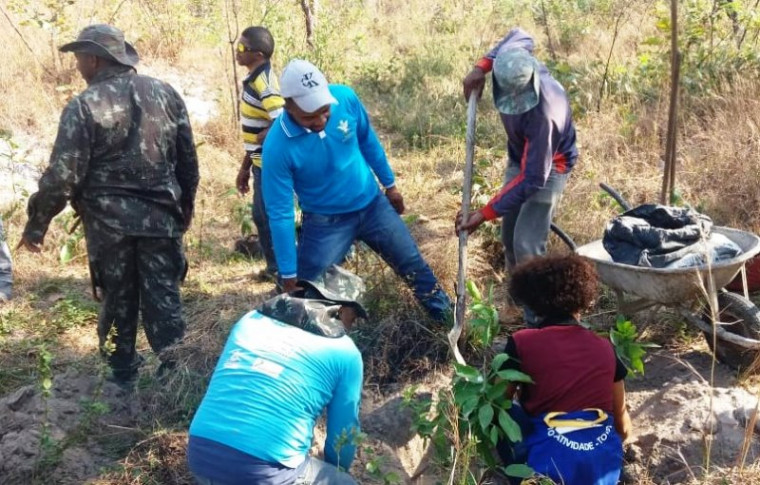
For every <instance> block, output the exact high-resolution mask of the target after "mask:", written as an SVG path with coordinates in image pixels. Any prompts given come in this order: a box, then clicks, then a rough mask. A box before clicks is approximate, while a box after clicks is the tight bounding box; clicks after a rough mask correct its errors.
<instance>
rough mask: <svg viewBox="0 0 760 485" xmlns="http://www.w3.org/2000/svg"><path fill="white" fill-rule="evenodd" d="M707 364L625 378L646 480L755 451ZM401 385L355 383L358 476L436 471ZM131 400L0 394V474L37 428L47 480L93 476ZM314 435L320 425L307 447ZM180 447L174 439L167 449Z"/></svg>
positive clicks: (57, 385) (63, 382)
mask: <svg viewBox="0 0 760 485" xmlns="http://www.w3.org/2000/svg"><path fill="white" fill-rule="evenodd" d="M710 367H711V359H710V355H709V354H707V353H705V352H699V351H691V352H688V353H686V354H684V355H680V356H678V357H675V356H673V355H671V354H670V353H669V352H667V351H658V352H657V353H653V354H651V355H650V356H649V357H648V359H647V363H646V371H647V373H646V375H645V376H644V377H643V378H636V379H630V380H629V381H628V389H629V394H628V397H629V405H630V411H631V416H632V418H633V421H634V426H635V434H634V438H633V448H632V451H631V452H629V453H628V456H629V458H631V459H632V464H633V466H632V468H631V469H632V470H634V471H635V472H637V473H638V474H640V475H641V476H645V475H646V476H648V477H649V478H650V479H653V480H655V482H656V483H671V484H677V483H685V482H688V481H689V480H690V479H691V478H693V477H698V476H699V475H700V473H701V468H702V467H703V466H704V463H705V460H704V456H705V453H706V449H707V447H706V446H707V444H710V447H711V464H712V465H716V466H731V465H734V464H736V463H737V462H738V461H739V460H741V457H742V454H743V450H745V451H746V458H745V459H746V463H752V462H754V461H756V460H758V458H760V443H759V442H758V437H757V433H758V432H760V425H759V424H758V423H757V422H755V420H753V419H752V415H753V413H754V412H755V410H756V407H757V404H758V403H757V397H756V396H754V395H752V394H750V393H749V392H747V391H746V390H744V389H743V388H741V387H738V386H737V383H736V381H735V377H734V376H733V373H732V372H731V371H730V370H729V369H728V368H726V367H725V366H723V365H721V364H717V365H716V368H715V379H714V386H712V387H711V386H710V384H709V379H710ZM448 382H449V378H448V377H447V376H445V375H441V374H435V375H432V376H430V377H428V378H427V379H425V380H424V382H420V383H419V385H418V392H419V393H436V392H437V390H438V389H441V388H442V387H444V386H447V385H448ZM402 392H403V388H401V387H398V386H396V387H391V388H388V389H383V390H378V389H368V390H365V393H364V397H363V404H362V425H363V431H364V432H365V433H366V434H367V441H366V442H365V443H364V444H363V445H362V446H361V447H360V452H359V456H358V458H357V461H356V463H355V464H354V466H353V472H354V474H355V475H357V477H358V478H359V479H360V482H361V483H382V480H381V479H380V478H378V474H377V473H375V474H372V473H370V471H369V470H368V468H371V467H372V466H373V465H377V466H378V467H379V469H380V470H381V473H382V474H384V475H387V474H388V473H391V474H395V476H397V477H398V478H399V479H400V483H417V484H433V483H436V481H439V480H440V479H441V474H442V472H441V471H440V470H436V469H435V466H434V465H433V464H432V463H431V461H430V459H429V458H430V457H429V456H427V455H426V451H427V450H426V447H425V446H424V443H423V442H422V440H421V439H420V438H419V437H417V436H413V434H412V432H411V431H410V425H411V415H410V412H409V410H408V409H406V408H405V407H404V406H403V404H402V397H401V396H402ZM135 402H136V401H133V400H131V399H128V396H127V395H126V394H125V391H123V390H122V389H120V388H119V387H116V386H114V385H113V384H111V383H109V382H106V381H103V380H102V377H99V376H95V375H91V374H87V373H80V372H79V371H74V370H69V371H67V372H66V373H63V374H60V375H58V376H56V377H55V379H54V383H53V387H52V389H51V395H50V397H48V398H47V399H44V398H43V396H42V393H41V392H40V391H39V390H38V388H36V387H35V386H25V387H22V388H20V389H18V390H17V391H15V392H13V393H12V394H9V395H6V396H4V397H3V398H2V399H0V477H2V478H1V479H0V483H2V484H23V483H29V481H30V480H31V478H32V476H33V471H34V469H35V467H36V466H37V465H38V464H39V463H40V460H44V459H51V457H52V455H50V453H54V452H55V448H54V447H51V446H47V445H46V444H45V436H49V437H50V439H51V440H52V442H58V443H66V444H68V446H67V447H66V448H65V450H64V451H63V453H62V454H61V455H60V456H58V458H57V460H58V461H57V463H58V464H57V466H56V467H55V468H54V473H53V474H52V476H53V477H55V478H54V479H51V480H53V481H50V482H49V483H61V484H65V483H85V482H87V481H88V479H93V478H94V477H96V476H97V475H98V473H99V470H100V469H101V468H102V467H104V466H108V465H114V464H115V463H117V462H118V460H114V458H113V456H114V451H115V450H117V449H118V446H119V443H120V441H124V442H125V443H124V444H126V443H128V442H130V433H131V432H132V431H131V430H133V428H132V426H133V425H134V423H135V422H136V419H137V418H138V413H139V412H140V409H139V407H138V406H137V405H136V404H134V403H135ZM92 403H102V404H105V405H106V406H107V412H105V413H104V414H102V415H99V413H97V412H94V411H93V405H92ZM45 422H46V423H48V425H47V429H44V428H43V423H45ZM748 426H754V429H749V430H748ZM83 430H89V431H87V435H82V431H83ZM92 430H96V432H94V433H93V431H92ZM132 438H134V436H132ZM323 439H324V434H323V431H322V427H320V428H318V430H317V432H316V434H315V451H318V448H319V445H320V444H321V443H322V442H323ZM745 444H746V445H747V446H746V448H745V447H744V446H745ZM182 452H183V450H182V448H181V447H180V448H179V449H178V450H177V453H182ZM178 461H180V462H181V461H182V460H178ZM412 477H415V480H414V481H411V478H412ZM46 483H48V482H46Z"/></svg>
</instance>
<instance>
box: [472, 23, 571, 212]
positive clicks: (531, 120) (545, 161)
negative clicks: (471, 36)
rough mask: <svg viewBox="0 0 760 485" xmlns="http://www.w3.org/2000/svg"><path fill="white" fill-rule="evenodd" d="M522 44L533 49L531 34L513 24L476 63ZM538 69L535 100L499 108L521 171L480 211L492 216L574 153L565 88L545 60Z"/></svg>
mask: <svg viewBox="0 0 760 485" xmlns="http://www.w3.org/2000/svg"><path fill="white" fill-rule="evenodd" d="M515 48H522V49H525V50H527V51H528V52H530V53H531V54H532V53H533V38H532V37H531V36H530V35H529V34H528V33H527V32H525V31H524V30H522V29H519V28H515V29H512V30H511V31H509V33H508V34H507V35H506V36H505V37H504V38H503V39H502V40H501V41H500V42H499V43H498V44H497V45H496V47H494V48H493V49H491V51H490V52H489V53H488V54H486V55H485V56H484V57H483V58H482V59H481V60H480V61H478V62H477V63H476V64H475V65H476V66H477V67H479V68H481V69H482V70H483V71H484V72H488V71H490V70H491V68H492V66H493V60H494V59H495V58H496V56H497V55H498V53H499V52H501V51H502V50H505V49H515ZM539 64H540V67H539V70H538V73H539V77H540V81H541V87H540V93H539V103H538V106H536V107H535V108H533V109H531V110H530V111H528V112H526V113H522V114H519V115H507V114H503V113H502V114H501V122H502V124H503V125H504V129H505V130H506V132H507V138H508V141H507V154H508V156H509V163H510V164H515V165H519V166H520V174H519V175H518V176H517V177H516V178H515V179H513V180H512V181H510V182H509V183H507V184H506V185H505V186H504V187H502V189H501V190H500V191H499V193H498V194H496V195H495V196H494V197H493V198H492V199H491V200H490V201H489V202H488V204H486V206H485V207H483V208H482V209H481V210H480V212H481V213H482V214H483V216H484V217H485V218H486V219H488V220H491V219H495V218H497V217H499V216H502V215H504V214H505V213H506V212H507V211H509V210H512V209H514V208H516V207H519V206H521V205H522V203H523V202H525V201H526V200H527V199H528V198H529V197H530V196H532V195H533V194H535V193H536V192H538V191H539V190H541V189H542V188H543V187H544V185H546V180H547V179H548V178H549V174H551V172H552V170H554V171H555V172H556V173H569V172H570V171H571V170H572V168H573V166H574V165H575V162H576V160H577V159H578V148H577V147H576V140H575V138H576V134H575V124H574V123H573V119H572V111H571V109H570V102H569V100H568V98H567V93H565V90H564V88H563V87H562V85H560V84H559V83H558V82H557V81H556V80H555V79H554V78H553V77H552V76H551V74H550V73H549V70H548V69H547V68H546V66H545V65H544V64H543V63H539Z"/></svg>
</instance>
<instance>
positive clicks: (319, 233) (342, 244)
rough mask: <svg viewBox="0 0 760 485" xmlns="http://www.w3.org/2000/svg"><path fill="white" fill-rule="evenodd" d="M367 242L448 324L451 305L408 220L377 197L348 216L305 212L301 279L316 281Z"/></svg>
mask: <svg viewBox="0 0 760 485" xmlns="http://www.w3.org/2000/svg"><path fill="white" fill-rule="evenodd" d="M357 239H358V240H359V241H363V242H364V243H365V244H366V245H367V246H369V247H370V249H372V250H373V251H374V252H376V253H377V254H378V255H379V256H380V257H381V258H383V260H384V261H385V262H386V263H388V264H389V265H390V266H391V268H393V271H395V272H396V274H397V275H399V276H400V277H401V278H402V279H403V280H404V281H405V282H406V283H407V284H408V285H409V286H410V287H411V288H412V291H413V292H414V296H415V297H417V300H418V301H419V302H420V304H421V305H422V306H423V307H424V308H425V309H426V310H427V312H428V313H429V314H430V316H431V317H432V318H434V319H436V320H445V319H446V318H447V316H448V315H449V314H450V312H451V301H450V300H449V297H448V295H447V294H446V292H444V291H443V289H442V288H441V286H440V285H439V284H438V280H437V279H436V277H435V275H434V274H433V271H432V270H431V269H430V266H428V264H427V263H426V262H425V260H424V259H423V258H422V255H421V254H420V251H419V249H418V248H417V244H416V243H415V242H414V239H412V236H411V234H409V229H407V227H406V224H404V221H402V220H401V217H399V215H398V214H397V213H396V211H395V210H394V209H393V207H392V206H391V204H390V202H388V198H387V197H385V195H383V194H379V195H378V196H377V197H375V199H374V200H373V201H372V202H370V204H369V205H368V206H367V207H365V208H364V209H361V210H358V211H355V212H348V213H346V214H333V215H323V214H314V213H307V212H304V213H303V223H302V225H301V238H300V240H299V243H298V277H299V278H300V279H307V280H309V279H315V278H318V277H319V276H320V275H321V274H322V273H323V272H324V271H325V270H326V269H327V268H328V267H329V266H330V265H332V264H340V262H341V261H343V258H344V257H345V255H346V253H347V252H348V250H349V248H350V247H351V244H352V243H353V242H354V240H357Z"/></svg>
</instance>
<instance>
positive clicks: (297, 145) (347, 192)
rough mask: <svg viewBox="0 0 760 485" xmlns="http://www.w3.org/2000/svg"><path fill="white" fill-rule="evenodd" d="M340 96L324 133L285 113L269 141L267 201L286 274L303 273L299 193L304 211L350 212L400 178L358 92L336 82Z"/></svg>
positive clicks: (282, 272) (277, 253) (265, 181)
mask: <svg viewBox="0 0 760 485" xmlns="http://www.w3.org/2000/svg"><path fill="white" fill-rule="evenodd" d="M330 92H331V93H332V95H333V96H334V97H335V99H336V100H337V101H338V104H336V105H333V106H332V108H331V114H330V119H329V120H328V122H327V126H325V129H324V130H323V131H321V132H319V133H316V132H313V131H311V130H308V129H306V128H303V127H302V126H300V125H298V124H297V123H296V122H295V120H293V118H292V117H291V116H290V115H289V114H288V113H287V112H284V113H283V114H282V115H281V116H280V117H279V118H277V120H275V122H274V124H273V125H272V127H271V128H270V130H269V133H268V134H267V137H266V140H265V142H264V157H265V158H266V163H265V164H264V167H263V170H262V188H263V192H264V205H265V206H266V211H267V215H268V216H269V227H270V230H271V231H272V244H273V246H274V253H275V257H276V259H277V267H278V268H279V270H280V275H281V276H282V277H283V278H293V277H295V276H296V273H297V270H298V268H297V263H296V245H295V222H294V217H295V207H294V201H293V192H295V194H296V196H297V197H298V203H299V204H300V206H301V209H302V210H303V211H304V212H311V213H315V214H326V215H332V214H345V213H348V212H355V211H358V210H361V209H364V208H365V207H367V206H368V205H369V203H370V202H372V200H373V199H374V198H375V197H377V195H378V194H379V191H380V188H379V187H378V184H377V180H376V179H375V177H377V179H378V180H379V181H380V183H381V184H382V185H383V187H385V188H389V187H392V186H393V185H394V183H395V179H394V176H393V171H392V170H391V167H390V165H389V164H388V159H387V157H386V155H385V151H384V150H383V147H382V145H381V144H380V140H379V139H378V137H377V134H376V133H375V130H374V129H372V125H371V124H370V121H369V117H368V115H367V111H366V110H365V109H364V106H363V105H362V103H361V101H360V100H359V98H358V97H357V96H356V93H354V91H353V90H352V89H351V88H349V87H347V86H341V85H330Z"/></svg>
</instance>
